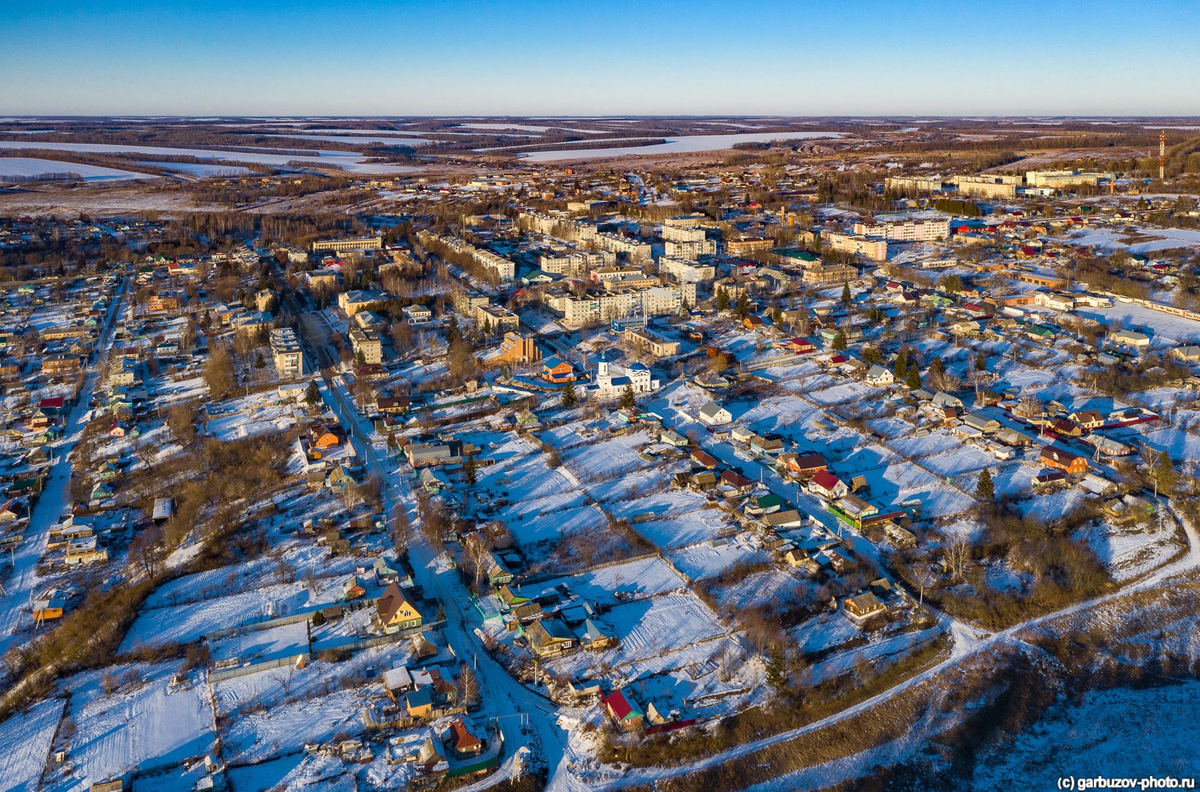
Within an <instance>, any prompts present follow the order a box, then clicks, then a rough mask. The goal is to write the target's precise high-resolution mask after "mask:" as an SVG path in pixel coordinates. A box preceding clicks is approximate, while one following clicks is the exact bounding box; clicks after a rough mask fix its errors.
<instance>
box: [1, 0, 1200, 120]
mask: <svg viewBox="0 0 1200 792" xmlns="http://www.w3.org/2000/svg"><path fill="white" fill-rule="evenodd" d="M0 42H2V44H0V113H6V114H96V115H115V114H144V115H153V114H163V115H188V114H191V115H197V114H245V115H286V114H320V115H332V114H347V115H375V114H386V115H415V114H419V115H438V114H474V115H499V114H513V115H529V114H560V115H614V114H616V115H619V114H638V115H645V114H696V115H704V114H726V113H728V114H787V115H894V114H913V115H936V114H1011V115H1020V114H1037V115H1060V114H1063V115H1066V114H1092V115H1126V114H1138V115H1163V114H1174V115H1181V114H1187V115H1193V114H1200V89H1198V86H1197V83H1196V79H1197V77H1196V75H1197V74H1200V9H1198V7H1197V4H1196V2H1195V0H1178V1H1176V0H1164V1H1162V2H1153V1H1147V2H1111V1H1109V0H1075V1H1074V2H1069V3H1068V2H1058V1H1057V0H1043V2H993V3H978V2H966V1H965V0H960V2H930V1H928V0H890V2H875V1H874V0H863V1H860V2H854V0H842V1H841V2H826V1H825V0H793V2H773V1H772V0H763V1H759V2H755V1H753V0H728V1H727V2H709V1H708V0H691V1H690V2H656V1H655V0H641V2H620V1H615V2H614V1H607V0H572V1H571V2H560V3H554V2H541V1H540V0H510V2H502V1H501V0H497V1H496V2H468V1H465V0H459V1H457V2H450V1H449V0H442V1H441V2H439V1H438V0H421V1H420V2H403V1H399V0H397V1H395V2H369V3H368V2H355V1H354V0H348V1H346V2H338V3H317V2H285V1H284V0H277V1H272V0H267V1H266V2H256V1H255V0H241V1H230V0H211V2H207V3H197V2H191V1H190V0H178V1H177V2H171V3H150V2H121V0H115V1H114V2H108V3H105V2H103V0H99V1H98V2H86V3H84V2H72V1H71V0H66V1H65V2H48V1H46V2H42V1H40V0H39V1H38V2H27V1H26V2H17V1H16V0H0Z"/></svg>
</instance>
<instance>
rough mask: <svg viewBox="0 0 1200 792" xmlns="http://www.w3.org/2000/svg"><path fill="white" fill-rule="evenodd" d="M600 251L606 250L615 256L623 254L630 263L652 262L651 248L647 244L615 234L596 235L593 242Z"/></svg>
mask: <svg viewBox="0 0 1200 792" xmlns="http://www.w3.org/2000/svg"><path fill="white" fill-rule="evenodd" d="M593 241H594V242H595V243H596V247H597V248H599V249H600V250H607V251H609V252H610V253H616V254H617V255H622V254H624V255H625V257H626V258H628V259H629V260H630V261H633V262H637V263H639V264H644V263H646V262H648V261H651V260H653V257H654V253H653V250H654V249H653V247H652V246H651V245H650V244H649V243H648V242H642V241H640V240H638V239H635V238H633V237H623V236H618V235H617V234H609V233H602V234H596V238H595V239H594V240H593Z"/></svg>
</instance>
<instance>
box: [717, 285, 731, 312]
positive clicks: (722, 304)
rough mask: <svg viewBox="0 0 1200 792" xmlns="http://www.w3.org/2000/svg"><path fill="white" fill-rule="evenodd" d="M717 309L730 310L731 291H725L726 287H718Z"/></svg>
mask: <svg viewBox="0 0 1200 792" xmlns="http://www.w3.org/2000/svg"><path fill="white" fill-rule="evenodd" d="M717 310H718V311H728V310H729V292H727V291H725V290H724V289H717Z"/></svg>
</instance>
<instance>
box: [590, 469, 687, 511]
mask: <svg viewBox="0 0 1200 792" xmlns="http://www.w3.org/2000/svg"><path fill="white" fill-rule="evenodd" d="M676 467H679V468H683V464H682V463H676V462H674V461H672V463H671V464H670V465H661V466H659V467H656V468H652V469H649V470H635V471H634V472H632V473H627V474H625V475H624V476H621V477H620V478H616V479H613V480H611V481H605V482H601V483H599V484H588V485H587V486H586V487H585V488H584V489H585V490H587V492H588V494H590V495H591V496H592V497H593V498H595V499H596V500H598V501H600V502H601V503H608V502H612V508H613V509H614V510H619V509H620V507H621V505H622V503H623V502H624V501H626V500H627V499H629V498H634V497H637V496H641V495H646V494H648V493H652V492H659V491H661V490H665V489H666V488H667V487H669V486H670V484H671V474H672V473H673V472H674V469H675V468H676Z"/></svg>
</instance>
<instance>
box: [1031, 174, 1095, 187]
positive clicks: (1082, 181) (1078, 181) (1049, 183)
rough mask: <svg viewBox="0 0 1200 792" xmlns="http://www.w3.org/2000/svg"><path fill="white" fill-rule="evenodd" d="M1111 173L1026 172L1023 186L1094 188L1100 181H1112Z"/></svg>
mask: <svg viewBox="0 0 1200 792" xmlns="http://www.w3.org/2000/svg"><path fill="white" fill-rule="evenodd" d="M1112 178H1113V175H1112V174H1111V173H1082V172H1080V171H1074V170H1056V171H1026V172H1025V184H1027V185H1029V186H1030V187H1051V188H1058V187H1076V186H1079V185H1092V186H1095V185H1096V184H1098V183H1099V182H1100V180H1101V179H1112Z"/></svg>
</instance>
